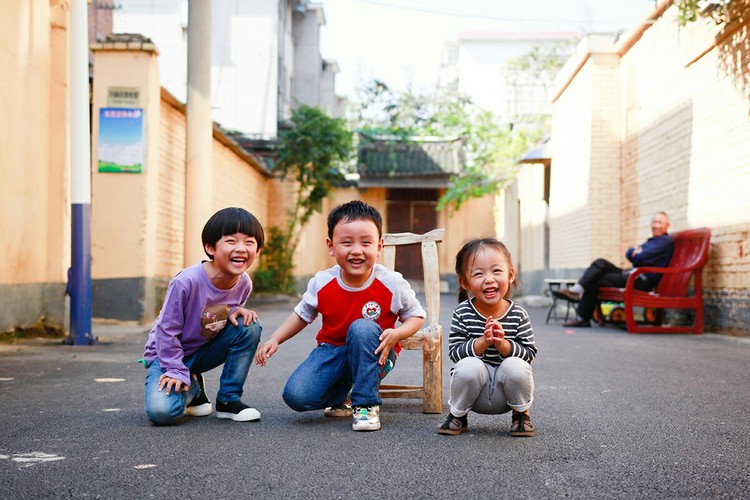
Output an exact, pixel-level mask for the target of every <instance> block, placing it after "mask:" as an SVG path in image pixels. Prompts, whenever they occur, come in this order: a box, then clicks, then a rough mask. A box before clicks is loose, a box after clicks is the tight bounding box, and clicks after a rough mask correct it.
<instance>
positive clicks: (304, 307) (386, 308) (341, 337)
mask: <svg viewBox="0 0 750 500" xmlns="http://www.w3.org/2000/svg"><path fill="white" fill-rule="evenodd" d="M340 275H341V268H340V267H339V266H334V267H332V268H330V269H326V270H325V271H321V272H319V273H317V274H316V275H315V276H314V277H313V278H312V279H311V280H310V282H309V283H308V285H307V291H306V292H305V294H304V296H303V297H302V300H301V301H300V303H299V304H297V307H295V308H294V312H295V313H297V315H298V316H299V317H300V318H302V320H304V321H305V322H307V323H312V322H313V321H315V318H316V317H317V315H318V313H320V314H321V315H322V316H323V326H322V327H321V329H320V330H319V331H318V334H317V336H316V340H317V341H318V342H325V343H327V344H332V345H336V346H340V345H344V344H345V343H346V334H347V331H348V330H349V325H351V324H352V323H353V322H354V320H357V319H360V318H365V319H371V320H373V321H375V322H376V323H377V324H378V325H379V326H380V328H382V329H383V330H385V329H387V328H393V327H394V326H395V325H396V321H397V320H398V321H401V322H403V321H404V320H406V319H407V318H412V317H415V316H416V317H420V318H424V317H425V316H426V313H425V311H424V309H422V306H421V304H420V303H419V301H418V300H417V297H416V295H415V293H414V290H412V288H411V286H410V285H409V283H408V282H407V281H406V280H405V279H404V278H403V276H401V274H400V273H397V272H395V271H391V270H390V269H388V268H386V267H384V266H382V265H380V264H375V267H374V269H373V272H372V275H371V276H370V278H369V279H368V280H367V282H366V283H365V284H364V285H362V286H361V287H359V288H352V287H349V286H347V285H345V284H344V283H343V282H342V281H341V279H340ZM395 350H396V353H398V352H400V351H401V346H400V345H398V344H397V345H396V347H395Z"/></svg>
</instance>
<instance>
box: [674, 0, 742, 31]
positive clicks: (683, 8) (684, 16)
mask: <svg viewBox="0 0 750 500" xmlns="http://www.w3.org/2000/svg"><path fill="white" fill-rule="evenodd" d="M731 2H732V0H678V1H677V2H676V4H677V10H678V11H679V13H678V14H677V20H678V21H679V23H680V25H682V26H686V25H687V24H688V23H693V22H695V21H697V20H698V19H699V18H708V19H711V20H712V21H713V22H714V23H716V24H718V25H721V24H724V23H726V22H727V19H726V14H727V8H728V7H729V4H730V3H731ZM747 3H748V2H747V0H735V4H745V5H743V7H747Z"/></svg>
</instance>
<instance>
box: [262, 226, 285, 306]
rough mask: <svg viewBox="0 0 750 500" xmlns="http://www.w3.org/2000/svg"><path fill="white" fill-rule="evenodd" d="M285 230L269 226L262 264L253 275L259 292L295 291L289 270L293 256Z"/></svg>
mask: <svg viewBox="0 0 750 500" xmlns="http://www.w3.org/2000/svg"><path fill="white" fill-rule="evenodd" d="M286 243H287V239H286V236H285V234H284V233H283V231H282V230H281V229H280V228H278V227H276V226H271V227H270V228H268V234H267V237H266V243H265V248H263V252H262V253H261V254H260V266H259V268H258V270H257V271H256V272H255V275H254V276H253V285H254V287H255V290H257V291H259V292H276V293H287V294H291V293H294V280H293V277H292V274H291V273H290V272H289V271H290V269H289V262H290V261H291V256H290V255H288V248H287V245H286Z"/></svg>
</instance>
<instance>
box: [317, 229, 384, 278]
mask: <svg viewBox="0 0 750 500" xmlns="http://www.w3.org/2000/svg"><path fill="white" fill-rule="evenodd" d="M326 245H328V253H329V254H330V255H331V256H332V257H334V258H335V259H336V263H337V264H338V265H339V266H340V267H341V280H342V281H343V282H344V283H345V284H346V285H348V286H351V287H354V288H357V287H360V286H362V285H363V284H364V283H365V282H366V281H367V280H368V278H369V277H370V275H371V274H372V268H373V267H374V266H375V262H376V261H377V260H378V256H379V255H380V251H381V250H382V249H383V239H382V238H381V237H380V236H379V235H378V228H377V226H376V225H375V223H373V222H372V221H370V220H364V219H356V220H352V221H342V222H340V223H338V224H337V225H336V227H334V228H333V241H331V240H330V239H328V238H326Z"/></svg>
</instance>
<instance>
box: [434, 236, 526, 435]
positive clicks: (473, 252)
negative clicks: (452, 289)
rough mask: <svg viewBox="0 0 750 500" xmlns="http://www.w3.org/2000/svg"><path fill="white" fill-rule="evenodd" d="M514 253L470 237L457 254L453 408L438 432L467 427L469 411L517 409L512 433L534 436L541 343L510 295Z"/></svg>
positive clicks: (458, 431)
mask: <svg viewBox="0 0 750 500" xmlns="http://www.w3.org/2000/svg"><path fill="white" fill-rule="evenodd" d="M515 274H516V270H515V269H514V267H513V263H512V261H511V256H510V252H508V249H507V248H506V247H505V245H503V244H502V243H501V242H499V241H498V240H496V239H494V238H482V239H474V240H470V241H468V242H467V243H466V244H464V246H463V247H462V248H461V250H459V252H458V254H457V255H456V275H457V276H458V283H459V286H460V290H459V294H458V301H459V304H458V306H456V308H455V309H454V310H453V319H452V321H451V330H450V337H449V341H448V351H449V354H450V358H451V359H452V360H453V362H454V363H456V365H455V366H454V368H453V370H452V372H451V396H450V402H449V405H450V413H449V414H448V417H447V418H446V420H445V422H444V423H443V424H442V425H441V426H440V427H439V428H438V433H439V434H448V435H456V434H461V433H462V432H465V431H466V430H468V423H467V419H466V415H467V414H468V413H469V410H472V411H474V412H476V413H483V414H492V415H499V414H503V413H507V412H509V411H512V423H511V427H510V435H511V436H523V437H528V436H533V435H534V426H533V425H532V423H531V417H530V416H529V409H530V408H531V403H532V401H533V399H534V376H533V374H532V371H531V362H532V361H533V360H534V358H535V357H536V352H537V349H536V343H535V341H534V333H533V332H532V329H531V322H530V321H529V315H528V314H527V313H526V311H525V310H524V309H523V308H522V307H521V306H519V305H518V304H516V303H515V302H513V301H512V300H510V286H511V284H512V285H514V286H518V283H517V281H516V277H515Z"/></svg>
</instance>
